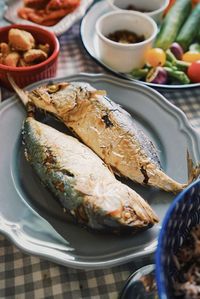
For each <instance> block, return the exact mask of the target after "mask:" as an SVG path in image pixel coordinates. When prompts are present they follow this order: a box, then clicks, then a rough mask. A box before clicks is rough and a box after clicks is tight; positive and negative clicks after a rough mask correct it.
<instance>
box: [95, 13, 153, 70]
mask: <svg viewBox="0 0 200 299" xmlns="http://www.w3.org/2000/svg"><path fill="white" fill-rule="evenodd" d="M95 27H96V33H97V35H96V37H97V38H96V42H97V44H96V46H97V49H98V55H99V59H100V60H101V61H103V62H104V63H105V64H106V65H108V66H110V67H111V68H112V69H114V70H115V71H117V72H122V73H128V72H131V70H133V69H136V68H141V67H143V66H144V64H145V54H146V52H147V51H148V50H149V49H150V48H151V47H152V45H153V42H154V40H155V37H156V34H157V32H158V28H157V25H156V23H155V22H154V21H153V20H152V19H151V18H150V17H148V16H146V15H145V14H143V13H140V12H135V11H122V10H116V11H112V12H108V13H106V14H104V15H102V16H101V17H100V18H99V19H98V20H97V22H96V26H95ZM120 30H127V31H131V32H134V33H135V34H137V35H138V36H143V37H144V40H143V41H141V42H139V43H134V44H125V43H120V42H114V41H112V40H110V39H109V38H108V37H107V36H108V35H109V34H110V33H114V32H116V31H120Z"/></svg>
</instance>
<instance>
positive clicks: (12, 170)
mask: <svg viewBox="0 0 200 299" xmlns="http://www.w3.org/2000/svg"><path fill="white" fill-rule="evenodd" d="M52 80H53V81H54V82H58V81H62V80H68V81H85V82H88V83H90V84H92V85H93V86H94V87H96V88H98V89H105V90H106V91H107V93H108V96H109V97H110V98H111V99H112V100H114V101H116V102H117V103H119V104H121V105H122V106H123V107H124V108H125V109H126V110H128V111H129V112H130V113H131V114H132V115H133V116H134V118H135V120H136V122H137V123H138V125H139V126H141V127H142V128H143V129H144V131H145V132H146V134H148V135H149V136H150V137H151V138H152V140H153V142H154V143H155V145H156V146H157V148H158V149H159V153H160V159H161V162H162V166H163V168H164V170H165V171H166V172H167V173H168V174H169V175H170V176H172V177H173V178H174V179H176V180H178V181H180V182H186V181H187V161H186V155H187V150H188V151H189V153H190V155H191V157H192V159H193V161H194V162H195V163H197V162H198V161H200V140H199V136H198V134H197V133H196V132H195V130H194V129H192V127H191V126H190V124H189V123H188V121H187V119H186V116H185V115H184V114H183V113H182V112H181V111H180V110H179V109H178V108H176V107H175V106H174V105H172V104H170V103H169V102H168V101H167V100H166V99H165V98H164V97H163V96H161V95H160V94H159V93H158V92H156V91H154V90H152V89H150V88H149V87H147V86H144V85H142V84H135V83H134V82H129V81H127V80H123V79H119V78H116V77H113V76H107V75H102V74H97V75H96V74H78V75H73V76H69V77H65V78H62V79H52ZM52 80H51V81H52ZM49 81H50V80H44V81H41V82H38V83H35V84H33V85H31V86H30V87H28V88H27V89H28V90H30V89H33V88H35V87H37V86H39V85H41V84H44V83H45V82H49ZM25 116H26V112H25V110H24V107H23V106H22V104H21V103H20V102H19V101H18V100H17V98H16V97H13V98H10V99H8V100H6V101H4V102H3V103H2V104H1V105H0V128H1V129H0V144H1V150H0V231H1V232H2V233H3V234H6V235H7V236H8V237H9V238H10V239H11V240H12V241H13V243H14V244H16V245H17V246H18V247H19V248H21V249H22V250H24V251H25V252H27V253H30V254H34V255H38V256H40V257H44V258H45V259H48V260H51V261H54V262H56V263H60V264H62V265H66V266H70V267H74V268H82V269H92V268H95V269H97V268H106V267H112V266H116V265H119V264H122V263H126V262H128V261H131V260H134V259H138V258H140V257H143V256H148V255H150V254H151V253H153V252H154V251H155V249H156V245H157V236H158V232H159V229H160V225H161V222H162V219H163V217H164V215H165V212H166V210H167V209H168V207H169V204H170V203H171V202H172V200H173V198H174V195H173V194H171V193H166V192H162V191H159V190H156V189H154V188H149V187H142V186H139V185H137V184H133V183H131V182H130V181H128V180H123V182H124V183H127V184H128V185H129V186H130V187H132V188H134V189H135V190H136V191H137V192H138V193H139V194H141V195H142V196H143V197H144V198H145V199H146V200H147V201H148V202H149V203H150V205H151V206H152V207H153V209H154V210H155V211H156V213H157V214H158V216H159V217H160V221H161V222H160V225H156V226H154V227H153V228H151V229H149V230H148V231H146V232H142V233H138V234H136V235H135V236H121V237H120V236H115V235H111V234H105V233H104V234H100V233H94V232H91V231H88V230H86V229H84V228H82V227H80V226H77V225H76V224H74V223H72V222H69V221H68V219H66V216H65V214H64V213H63V210H62V208H61V206H60V205H59V204H58V202H57V201H56V200H55V199H54V198H53V196H52V195H51V194H50V193H49V191H48V190H46V189H45V188H44V187H43V186H42V185H41V183H40V181H39V179H38V177H37V176H36V175H35V173H34V172H33V170H32V168H31V167H30V165H29V164H28V163H27V162H26V160H25V158H24V153H23V149H22V145H21V127H22V122H23V120H24V118H25ZM49 122H50V124H51V125H54V126H55V127H57V128H58V129H61V130H63V128H64V126H62V125H61V124H59V123H58V122H57V121H55V120H53V119H50V120H49ZM77 163H78V162H77Z"/></svg>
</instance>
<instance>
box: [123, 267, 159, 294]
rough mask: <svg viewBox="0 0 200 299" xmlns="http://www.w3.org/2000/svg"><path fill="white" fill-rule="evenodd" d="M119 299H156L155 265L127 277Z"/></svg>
mask: <svg viewBox="0 0 200 299" xmlns="http://www.w3.org/2000/svg"><path fill="white" fill-rule="evenodd" d="M119 299H158V294H157V287H156V281H155V265H147V266H144V267H142V268H140V269H138V270H137V271H136V272H134V273H133V274H131V276H129V278H128V280H127V282H126V284H125V286H124V287H123V289H122V292H121V293H120V296H119Z"/></svg>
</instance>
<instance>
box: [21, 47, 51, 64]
mask: <svg viewBox="0 0 200 299" xmlns="http://www.w3.org/2000/svg"><path fill="white" fill-rule="evenodd" d="M47 57H48V55H47V53H45V52H44V51H42V50H40V49H32V50H29V51H27V52H26V53H24V61H25V63H34V62H41V61H44V60H45V59H47Z"/></svg>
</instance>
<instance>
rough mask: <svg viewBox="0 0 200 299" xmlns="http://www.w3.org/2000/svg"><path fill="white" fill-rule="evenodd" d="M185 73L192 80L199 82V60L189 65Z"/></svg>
mask: <svg viewBox="0 0 200 299" xmlns="http://www.w3.org/2000/svg"><path fill="white" fill-rule="evenodd" d="M187 74H188V77H189V78H190V80H191V81H192V82H195V83H200V60H199V61H195V62H193V63H192V64H191V65H190V66H189V68H188V71H187Z"/></svg>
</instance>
